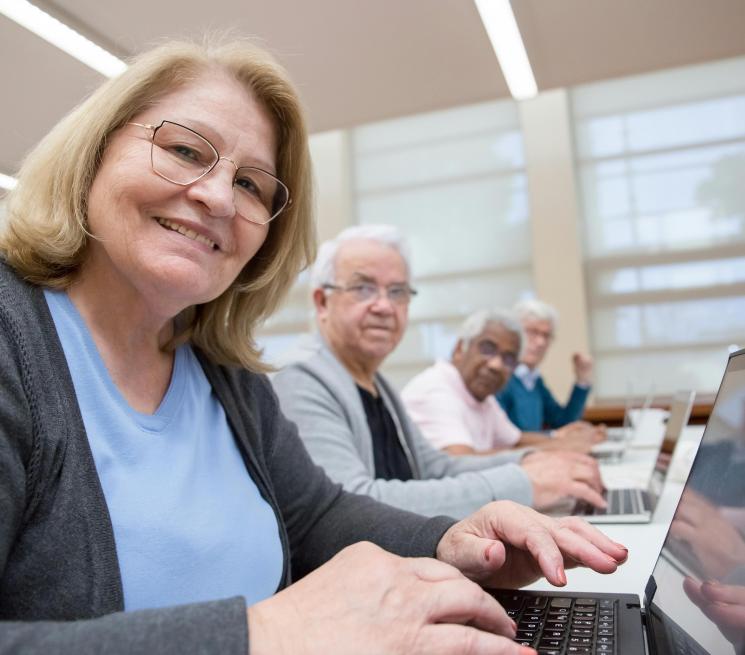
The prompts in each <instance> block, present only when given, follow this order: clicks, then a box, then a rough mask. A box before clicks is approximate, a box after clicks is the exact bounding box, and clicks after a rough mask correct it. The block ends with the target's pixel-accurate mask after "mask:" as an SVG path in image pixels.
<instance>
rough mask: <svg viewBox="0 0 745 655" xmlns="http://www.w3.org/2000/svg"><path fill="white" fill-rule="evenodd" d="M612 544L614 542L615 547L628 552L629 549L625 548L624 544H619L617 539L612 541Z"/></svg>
mask: <svg viewBox="0 0 745 655" xmlns="http://www.w3.org/2000/svg"><path fill="white" fill-rule="evenodd" d="M613 544H614V545H615V546H616V547H618V548H620V549H621V550H625V551H626V552H627V553H628V552H629V549H628V548H626V546H624V545H623V544H619V543H618V542H617V541H614V542H613Z"/></svg>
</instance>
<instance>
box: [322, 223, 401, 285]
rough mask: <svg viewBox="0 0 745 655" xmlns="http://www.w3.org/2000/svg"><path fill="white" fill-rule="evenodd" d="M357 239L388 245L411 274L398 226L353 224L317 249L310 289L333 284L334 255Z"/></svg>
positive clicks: (334, 276) (334, 270)
mask: <svg viewBox="0 0 745 655" xmlns="http://www.w3.org/2000/svg"><path fill="white" fill-rule="evenodd" d="M358 240H365V241H375V242H376V243H380V244H383V245H385V246H390V247H391V248H393V249H394V250H395V251H396V252H398V254H399V255H401V258H402V259H403V260H404V264H405V265H406V275H407V277H408V276H410V275H411V266H410V265H409V259H410V256H409V245H408V243H407V242H406V239H405V238H404V237H403V235H402V234H401V233H400V232H399V230H398V228H396V227H394V226H393V225H383V224H378V225H353V226H352V227H348V228H346V229H345V230H342V231H341V232H340V233H339V234H338V235H337V236H336V237H335V238H333V239H329V240H328V241H324V242H323V243H322V244H321V247H320V248H319V249H318V257H317V258H316V262H315V264H313V269H312V270H311V273H310V288H311V289H321V288H323V285H324V284H333V283H334V282H335V281H336V255H337V254H338V252H339V248H340V247H341V246H342V244H344V243H346V242H347V241H358Z"/></svg>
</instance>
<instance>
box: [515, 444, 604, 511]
mask: <svg viewBox="0 0 745 655" xmlns="http://www.w3.org/2000/svg"><path fill="white" fill-rule="evenodd" d="M520 466H521V467H522V469H523V470H524V471H525V473H526V474H527V476H528V478H530V481H531V483H532V485H533V507H535V508H536V509H539V510H540V509H548V508H550V507H552V506H554V505H556V504H557V503H559V502H560V501H562V500H565V499H567V498H575V499H579V500H584V501H587V502H588V503H590V504H591V505H593V506H595V507H606V502H605V500H603V496H602V495H601V494H602V491H603V481H602V480H601V478H600V468H599V467H598V463H597V462H596V461H595V460H594V459H593V458H592V457H590V456H589V455H583V454H580V453H572V452H565V451H548V452H545V451H543V450H541V451H538V452H533V453H529V454H527V455H526V456H525V457H523V458H522V461H521V462H520Z"/></svg>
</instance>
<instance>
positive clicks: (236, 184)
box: [129, 121, 291, 225]
mask: <svg viewBox="0 0 745 655" xmlns="http://www.w3.org/2000/svg"><path fill="white" fill-rule="evenodd" d="M129 125H136V126H137V127H142V128H144V129H146V130H149V131H150V142H151V143H152V146H151V148H150V162H151V164H152V167H153V172H154V173H156V174H157V175H159V176H160V177H162V178H163V179H164V180H168V181H169V182H173V183H174V184H178V185H180V186H189V185H190V184H193V183H194V182H196V181H197V180H199V179H201V178H203V177H204V176H205V175H207V174H208V173H210V172H211V171H212V170H213V169H214V168H215V166H217V164H218V162H219V161H220V160H221V159H224V160H225V161H229V162H230V163H231V164H233V166H235V169H236V170H235V177H234V178H233V202H234V204H235V211H236V212H237V213H238V214H240V216H241V217H242V218H245V219H246V220H247V221H250V222H251V223H256V224H257V225H266V224H267V223H268V222H269V221H271V220H272V219H273V218H276V217H277V216H278V215H279V214H280V213H281V212H282V210H283V209H284V208H285V207H287V206H288V205H289V204H290V202H291V200H290V191H289V189H288V188H287V186H285V184H284V182H282V181H281V180H280V179H279V178H277V177H275V176H274V175H272V174H271V173H267V172H266V171H264V170H262V169H260V168H255V167H253V166H241V167H238V166H237V165H236V163H235V162H234V161H233V160H232V159H229V158H228V157H221V156H220V153H218V152H217V148H215V146H213V145H212V144H211V143H210V142H209V141H208V140H207V139H205V138H204V137H203V136H202V135H201V134H198V133H197V132H195V131H194V130H192V129H189V128H188V127H185V126H183V125H179V124H178V123H174V122H172V121H163V122H162V123H161V124H160V125H144V124H142V123H132V122H130V123H129Z"/></svg>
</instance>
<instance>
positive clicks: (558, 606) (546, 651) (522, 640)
mask: <svg viewBox="0 0 745 655" xmlns="http://www.w3.org/2000/svg"><path fill="white" fill-rule="evenodd" d="M494 595H495V597H496V599H497V600H498V601H499V602H500V603H501V604H502V607H504V609H505V611H506V612H507V614H508V615H509V616H510V617H511V618H512V619H513V620H514V621H515V623H517V635H516V637H515V641H516V642H517V643H519V644H522V645H523V646H531V647H533V648H535V649H536V650H537V651H538V653H539V655H564V654H577V655H609V654H611V653H613V654H615V653H616V650H615V648H616V614H617V613H616V601H615V600H612V599H600V598H597V599H596V598H561V597H557V596H551V597H546V596H544V597H542V596H534V595H531V596H527V595H523V594H520V592H517V591H502V592H500V591H498V592H495V594H494Z"/></svg>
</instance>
